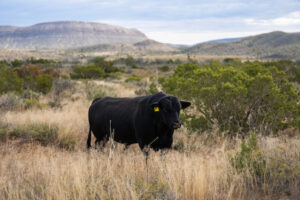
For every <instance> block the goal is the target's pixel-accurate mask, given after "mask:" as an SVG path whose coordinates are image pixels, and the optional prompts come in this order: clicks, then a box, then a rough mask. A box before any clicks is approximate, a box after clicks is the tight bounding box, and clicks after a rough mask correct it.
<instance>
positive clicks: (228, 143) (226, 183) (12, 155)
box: [0, 82, 300, 200]
mask: <svg viewBox="0 0 300 200" xmlns="http://www.w3.org/2000/svg"><path fill="white" fill-rule="evenodd" d="M98 84H100V85H103V87H104V89H105V92H106V94H116V95H117V96H134V89H133V88H134V86H132V87H131V86H130V85H129V86H124V85H118V83H107V82H98ZM48 98H50V97H47V96H46V97H45V98H44V99H42V100H41V101H42V102H43V101H44V102H47V100H48ZM71 99H73V101H72V100H71ZM64 102H65V103H64V104H63V106H62V107H61V108H55V109H54V108H51V107H47V106H46V107H42V108H41V109H37V108H32V109H27V110H16V111H8V112H5V113H2V115H1V116H2V117H1V121H2V123H3V124H5V125H3V127H6V128H7V129H16V130H19V129H17V128H18V127H24V126H27V125H30V124H44V125H45V124H46V126H49V127H57V134H58V135H57V137H58V139H57V140H58V141H61V138H72V139H70V140H67V141H66V142H67V143H68V142H70V143H72V145H73V146H72V147H73V148H72V149H66V148H62V146H61V145H59V144H61V143H58V142H53V143H51V144H43V143H41V142H39V141H38V140H35V139H34V137H32V136H31V137H27V136H24V134H23V135H22V137H17V136H16V134H15V135H13V136H12V137H9V138H8V139H7V138H6V139H3V138H2V142H1V143H0V199H12V200H17V199H126V200H127V199H187V200H190V199H299V196H300V162H299V161H300V138H299V134H298V135H296V136H293V137H289V136H287V135H282V136H280V137H276V138H275V137H258V146H259V154H261V155H262V157H258V158H263V159H265V161H266V171H264V173H263V174H262V175H259V176H257V175H253V171H252V170H253V169H252V168H251V166H247V167H245V168H243V170H238V169H237V168H235V167H234V166H233V165H232V163H231V161H230V157H232V156H233V155H235V154H236V153H237V152H240V148H241V139H240V138H239V137H236V138H228V137H225V136H222V135H219V134H217V133H216V132H214V131H213V132H211V133H209V134H203V135H199V134H197V133H191V132H190V131H188V130H187V129H186V128H185V127H183V128H181V129H180V130H178V131H176V133H175V135H174V144H173V146H174V147H175V149H174V150H170V151H169V152H168V153H167V154H161V153H160V152H153V151H151V152H150V156H149V160H148V162H147V165H146V162H145V156H144V155H143V153H142V152H141V151H140V150H139V148H138V146H137V145H132V146H130V147H129V148H128V149H127V150H124V146H123V145H121V144H117V143H114V142H112V141H110V142H109V143H108V144H107V145H106V147H105V148H104V149H103V150H94V149H93V150H91V151H89V152H88V151H87V150H86V149H85V143H86V139H87V134H88V121H87V111H88V107H89V104H90V100H87V98H86V96H85V94H84V91H83V89H82V85H81V86H80V84H79V86H78V88H77V90H76V92H75V93H74V94H72V97H68V98H66V99H65V100H64ZM24 130H29V129H24ZM15 132H16V131H15ZM25 132H26V131H25ZM34 134H37V133H34ZM34 134H33V136H34ZM25 135H26V133H25ZM66 136H67V137H66ZM55 141H56V140H55ZM251 155H252V154H251ZM252 156H254V158H255V155H252Z"/></svg>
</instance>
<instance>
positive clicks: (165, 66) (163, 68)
mask: <svg viewBox="0 0 300 200" xmlns="http://www.w3.org/2000/svg"><path fill="white" fill-rule="evenodd" d="M158 70H159V71H161V72H167V71H169V70H170V67H169V66H168V65H163V66H161V67H158Z"/></svg>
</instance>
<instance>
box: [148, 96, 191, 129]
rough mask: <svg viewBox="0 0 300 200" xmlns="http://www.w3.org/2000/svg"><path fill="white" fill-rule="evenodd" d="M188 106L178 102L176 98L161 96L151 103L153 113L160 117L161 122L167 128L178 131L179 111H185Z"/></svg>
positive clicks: (185, 102)
mask: <svg viewBox="0 0 300 200" xmlns="http://www.w3.org/2000/svg"><path fill="white" fill-rule="evenodd" d="M158 94H163V93H158ZM190 105H191V103H190V102H187V101H180V100H178V98H177V97H174V96H167V95H165V94H163V95H161V97H160V98H157V99H156V101H154V102H153V103H152V105H151V107H152V109H153V112H155V113H156V114H157V115H159V116H161V119H162V122H163V123H164V124H165V125H166V126H167V127H169V128H171V129H178V128H180V127H181V122H180V120H179V113H180V110H181V109H185V108H187V107H189V106H190Z"/></svg>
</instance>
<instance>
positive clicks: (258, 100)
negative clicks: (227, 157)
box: [162, 61, 298, 134]
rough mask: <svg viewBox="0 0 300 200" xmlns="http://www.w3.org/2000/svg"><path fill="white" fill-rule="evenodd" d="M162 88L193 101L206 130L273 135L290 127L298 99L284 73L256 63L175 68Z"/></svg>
mask: <svg viewBox="0 0 300 200" xmlns="http://www.w3.org/2000/svg"><path fill="white" fill-rule="evenodd" d="M162 87H163V89H164V91H166V92H167V93H170V94H174V95H176V96H178V97H180V98H183V99H187V100H191V101H192V102H193V105H194V106H195V107H196V108H197V110H198V111H199V113H200V114H201V115H202V116H203V117H204V118H205V119H206V121H207V122H208V126H209V127H212V126H213V125H217V127H218V128H219V130H220V131H222V132H223V131H224V132H228V133H237V132H240V133H247V132H248V131H250V130H252V131H255V132H261V133H263V134H269V133H277V132H278V131H280V130H283V129H286V128H287V127H289V126H293V125H294V124H295V123H294V122H295V120H296V119H295V118H296V116H297V114H296V113H297V112H298V111H297V97H298V95H297V93H296V91H295V89H294V88H293V86H292V84H291V83H290V82H289V81H288V77H287V76H286V74H285V72H283V71H279V70H278V69H276V68H274V67H273V68H272V67H271V68H265V67H264V66H263V65H262V64H261V63H260V62H246V63H243V64H242V66H240V64H239V63H238V64H237V66H231V67H228V66H226V65H222V64H221V63H220V62H217V61H211V62H210V63H208V64H202V65H200V66H199V65H196V64H191V63H188V64H183V65H179V66H178V67H177V68H176V70H175V73H174V74H173V75H172V76H170V77H168V78H167V79H165V80H164V81H163V82H162Z"/></svg>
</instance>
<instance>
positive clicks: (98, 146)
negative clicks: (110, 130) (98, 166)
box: [95, 136, 108, 150]
mask: <svg viewBox="0 0 300 200" xmlns="http://www.w3.org/2000/svg"><path fill="white" fill-rule="evenodd" d="M107 141H108V140H107V137H105V136H104V137H101V138H97V139H96V141H95V148H96V149H101V150H102V149H103V148H104V147H105V144H106V143H107Z"/></svg>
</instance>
